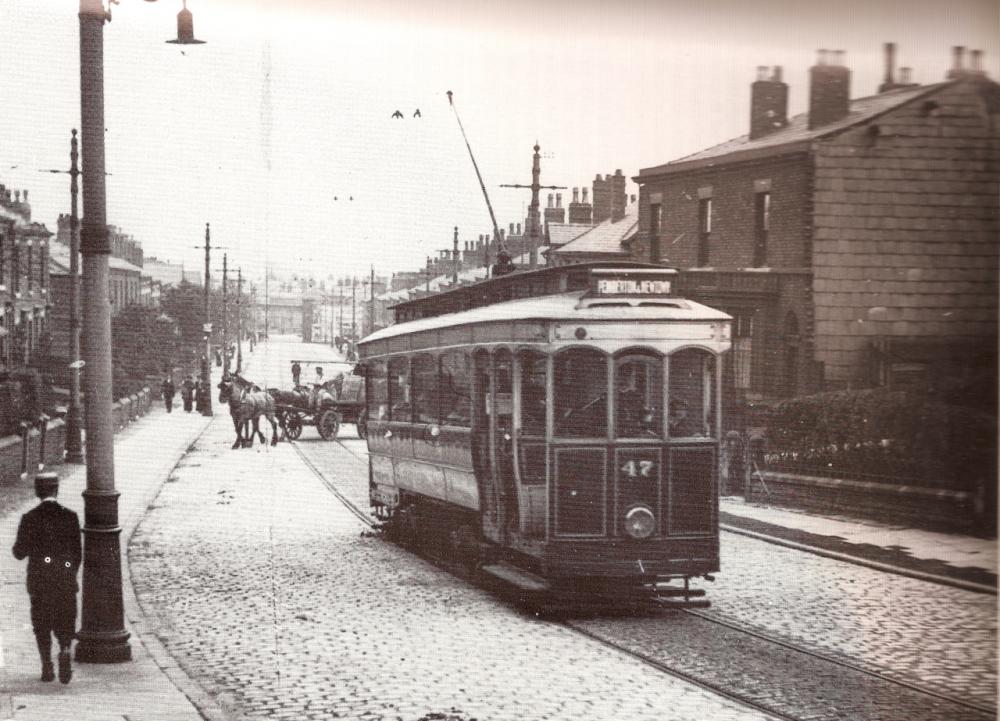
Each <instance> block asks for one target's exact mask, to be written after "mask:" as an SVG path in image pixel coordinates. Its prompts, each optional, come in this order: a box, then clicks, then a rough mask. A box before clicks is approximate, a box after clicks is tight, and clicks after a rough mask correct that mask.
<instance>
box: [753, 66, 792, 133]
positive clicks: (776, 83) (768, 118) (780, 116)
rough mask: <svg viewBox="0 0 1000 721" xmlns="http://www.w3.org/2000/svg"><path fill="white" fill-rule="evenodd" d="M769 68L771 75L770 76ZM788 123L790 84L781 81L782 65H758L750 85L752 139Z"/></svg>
mask: <svg viewBox="0 0 1000 721" xmlns="http://www.w3.org/2000/svg"><path fill="white" fill-rule="evenodd" d="M768 70H771V76H770V78H768V76H767V73H768ZM787 124H788V86H787V85H786V84H785V83H783V82H781V67H780V66H777V65H776V66H775V67H774V68H768V67H767V66H766V65H759V66H758V67H757V79H756V80H755V81H754V82H753V83H751V85H750V140H756V139H757V138H760V137H763V136H764V135H767V134H769V133H772V132H774V131H775V130H780V129H781V128H783V127H785V125H787Z"/></svg>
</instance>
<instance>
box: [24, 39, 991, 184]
mask: <svg viewBox="0 0 1000 721" xmlns="http://www.w3.org/2000/svg"><path fill="white" fill-rule="evenodd" d="M982 52H983V51H982V50H973V51H972V56H973V58H975V60H976V64H978V63H979V56H978V55H977V54H976V53H979V54H980V55H981V54H982ZM974 69H975V70H978V69H979V68H974ZM24 202H25V203H27V202H28V191H27V190H25V191H24Z"/></svg>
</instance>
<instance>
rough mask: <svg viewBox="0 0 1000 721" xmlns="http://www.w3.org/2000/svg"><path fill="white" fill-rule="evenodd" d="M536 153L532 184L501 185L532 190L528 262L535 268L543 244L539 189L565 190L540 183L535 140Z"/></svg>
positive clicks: (529, 212) (564, 187) (537, 146)
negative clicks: (540, 246) (539, 249)
mask: <svg viewBox="0 0 1000 721" xmlns="http://www.w3.org/2000/svg"><path fill="white" fill-rule="evenodd" d="M534 150H535V154H534V156H532V161H531V185H510V184H506V185H501V186H500V187H501V188H522V189H526V190H530V191H531V204H530V205H529V206H528V217H527V219H526V220H527V226H528V227H527V228H525V231H526V232H527V235H528V258H529V260H528V264H529V266H530V267H532V268H535V267H536V266H537V265H538V246H539V245H541V242H540V238H541V216H540V214H539V212H538V191H539V190H565V189H566V186H564V185H540V184H539V182H538V177H539V175H541V172H542V169H541V157H542V156H541V155H539V153H538V151H539V150H541V148H540V147H539V145H538V142H537V141H536V142H535V148H534Z"/></svg>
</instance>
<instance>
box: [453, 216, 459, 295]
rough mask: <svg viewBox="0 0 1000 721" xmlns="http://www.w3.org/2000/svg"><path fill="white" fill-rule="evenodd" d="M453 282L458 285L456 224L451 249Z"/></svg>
mask: <svg viewBox="0 0 1000 721" xmlns="http://www.w3.org/2000/svg"><path fill="white" fill-rule="evenodd" d="M451 282H452V285H458V226H457V225H456V226H455V237H454V238H453V239H452V250H451Z"/></svg>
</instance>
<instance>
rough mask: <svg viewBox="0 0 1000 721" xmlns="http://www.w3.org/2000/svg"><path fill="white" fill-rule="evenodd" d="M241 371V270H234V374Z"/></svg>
mask: <svg viewBox="0 0 1000 721" xmlns="http://www.w3.org/2000/svg"><path fill="white" fill-rule="evenodd" d="M242 370H243V268H237V269H236V372H237V373H240V372H241V371H242Z"/></svg>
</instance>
